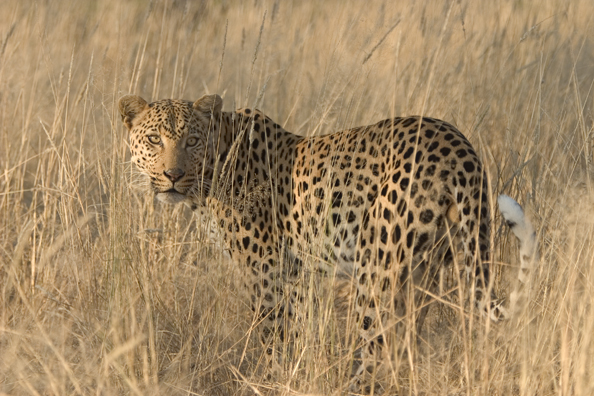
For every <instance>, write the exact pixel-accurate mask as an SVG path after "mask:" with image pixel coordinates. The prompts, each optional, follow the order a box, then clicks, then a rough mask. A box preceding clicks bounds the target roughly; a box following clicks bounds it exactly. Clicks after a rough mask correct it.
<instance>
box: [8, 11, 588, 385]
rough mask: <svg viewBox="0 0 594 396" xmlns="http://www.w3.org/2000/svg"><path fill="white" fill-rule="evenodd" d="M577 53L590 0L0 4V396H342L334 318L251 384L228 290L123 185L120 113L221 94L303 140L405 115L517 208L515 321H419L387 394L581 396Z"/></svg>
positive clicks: (212, 253)
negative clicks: (439, 131) (472, 164)
mask: <svg viewBox="0 0 594 396" xmlns="http://www.w3.org/2000/svg"><path fill="white" fill-rule="evenodd" d="M593 38H594V4H592V2H591V1H590V0H572V1H567V0H543V1H521V0H518V1H512V0H500V1H470V0H461V1H452V2H448V1H384V2H381V1H372V2H364V1H358V0H350V1H338V0H336V1H332V0H329V1H324V2H314V1H298V0H295V1H277V2H274V1H272V0H271V1H258V0H250V1H243V2H241V1H202V2H200V1H187V2H186V1H181V0H180V1H154V2H150V3H149V2H145V1H116V0H105V1H88V2H87V1H77V0H58V1H22V0H3V1H2V2H1V3H0V394H14V395H70V394H98V395H99V394H100V395H112V394H134V395H139V394H142V395H145V394H146V395H148V394H165V395H170V394H179V395H190V394H199V395H235V394H250V393H256V394H257V393H258V392H259V393H261V394H287V395H289V394H302V393H311V394H341V393H343V392H344V391H345V386H346V384H347V382H348V377H349V361H350V360H351V358H350V356H351V354H350V353H349V351H348V349H349V346H348V345H347V346H346V348H345V346H344V345H342V344H340V342H341V341H340V340H341V339H343V338H344V337H343V336H344V333H345V327H344V326H342V325H341V324H340V323H341V322H340V320H339V319H338V317H339V316H340V315H339V313H337V312H336V311H335V310H334V308H333V307H332V306H331V305H328V306H327V307H325V308H324V309H322V310H321V311H322V312H321V313H320V314H319V316H318V317H317V318H316V319H315V320H314V319H312V320H310V321H309V322H308V323H306V324H305V325H306V326H308V327H307V328H308V329H310V331H309V332H306V336H305V338H304V341H302V342H303V345H302V346H301V347H300V348H296V351H294V352H295V356H291V357H290V358H291V359H290V360H291V361H292V364H293V366H291V367H292V369H291V371H290V373H289V374H290V375H288V376H287V378H283V379H278V380H277V381H276V382H273V383H267V382H265V381H264V380H263V379H262V378H261V375H260V374H259V373H260V371H261V370H260V369H259V367H258V366H259V357H260V353H261V349H260V347H259V346H258V345H257V343H256V342H255V341H254V340H253V337H251V332H250V329H251V328H252V321H251V316H250V315H251V314H250V313H249V310H248V309H247V308H246V307H245V306H244V305H243V303H242V299H241V295H240V293H239V292H238V290H237V288H236V286H237V284H238V277H239V276H241V275H240V273H239V272H238V271H237V269H236V268H235V267H234V266H233V265H232V264H230V263H228V262H227V261H226V260H225V259H224V257H223V256H222V255H221V253H220V252H219V251H218V250H217V249H216V248H213V247H212V246H211V245H210V244H209V243H207V242H206V241H205V240H204V238H202V236H201V229H200V227H197V225H196V222H195V220H194V219H193V218H192V214H191V213H190V212H189V211H188V210H187V209H184V208H181V207H177V208H172V207H167V206H163V205H161V204H159V203H157V202H155V201H154V200H153V197H151V196H149V194H146V193H145V192H144V190H143V189H142V188H140V187H139V185H140V184H142V183H141V182H139V181H138V180H136V179H135V177H134V175H133V173H132V170H131V167H130V164H129V154H128V148H127V145H126V142H127V136H126V132H125V131H124V128H123V127H122V126H121V125H120V121H119V115H118V113H117V106H116V103H117V99H118V98H119V97H120V96H121V95H123V94H127V93H136V94H140V95H142V96H143V97H144V98H145V99H148V100H155V99H159V98H163V97H175V98H185V99H189V100H195V99H197V98H198V97H200V96H201V95H203V94H205V93H215V92H216V93H219V94H221V95H222V96H223V98H224V103H225V104H224V109H226V110H232V109H234V108H236V107H242V106H257V107H258V108H260V109H262V110H264V111H265V112H266V113H267V114H268V115H269V116H271V117H272V118H273V119H275V120H276V121H277V122H279V123H280V124H282V125H284V126H285V127H286V128H287V129H288V130H292V131H295V132H296V133H300V134H314V133H325V132H329V131H333V130H338V129H342V128H346V127H350V126H356V125H364V124H369V123H373V122H376V121H379V120H381V119H383V118H387V117H389V116H393V115H405V114H421V113H422V114H427V115H431V116H434V117H439V118H442V119H445V120H447V121H450V122H453V123H454V124H456V125H457V126H458V127H459V128H460V130H462V131H463V132H464V133H465V134H466V135H467V136H468V137H469V139H470V140H471V141H472V143H473V144H474V145H475V146H476V147H478V148H479V151H481V153H482V157H483V159H484V161H485V163H486V164H487V168H488V169H489V174H490V177H491V179H492V190H493V192H494V196H495V193H496V192H497V193H499V192H505V193H507V194H509V195H511V196H513V197H515V198H517V199H518V200H519V201H520V202H521V203H522V204H524V206H525V207H526V208H527V213H528V214H529V215H530V217H531V218H532V219H533V222H534V223H535V225H536V226H537V228H538V229H539V230H540V233H539V240H540V243H541V256H542V258H541V260H540V261H539V262H538V263H536V269H535V271H534V283H533V286H532V288H531V289H530V303H529V305H528V306H527V307H526V310H525V311H524V312H523V313H522V315H521V317H520V318H519V319H517V320H512V321H509V322H506V323H503V324H500V325H496V326H495V325H492V324H491V325H489V324H485V323H484V322H483V321H482V320H480V319H478V318H474V319H472V317H471V320H470V321H468V320H462V319H463V318H462V319H461V313H460V312H462V311H460V310H456V309H447V308H439V306H436V307H435V308H434V309H433V312H434V313H435V315H433V316H434V317H433V319H432V320H431V321H429V323H428V324H427V325H426V329H425V331H424V336H425V338H427V339H431V340H432V341H431V342H429V344H430V347H427V348H425V349H426V352H425V353H424V354H423V355H422V356H421V357H420V358H419V360H418V361H417V362H415V365H414V366H413V367H412V369H408V370H405V371H404V374H402V373H400V374H397V375H396V374H395V379H394V382H395V383H396V385H397V387H398V388H399V390H400V393H401V394H415V395H511V394H516V395H592V394H594V375H592V372H594V306H593V304H594V213H593V209H594V192H593V191H592V187H593V186H592V181H593V179H592V177H593V171H594V168H593V167H592V149H593V146H592V139H593V137H594V130H593V114H594V104H593V100H592V96H593V92H592V89H593V82H594V41H593ZM493 229H494V231H495V232H494V234H495V243H496V246H497V248H496V251H495V256H496V259H497V263H496V264H494V269H495V271H496V273H497V275H498V278H497V284H496V288H497V289H498V292H499V293H500V294H501V295H506V294H508V293H509V290H510V288H511V286H510V285H511V284H512V283H513V279H514V278H515V273H516V268H517V264H518V257H517V244H516V242H515V239H514V238H513V236H511V235H510V234H509V233H508V231H507V230H506V229H505V228H503V227H501V220H500V218H499V217H497V218H496V219H495V220H494V226H493ZM321 282H322V281H321ZM321 289H324V290H329V289H331V285H330V283H329V282H327V283H322V284H321ZM341 348H342V349H341ZM345 349H346V351H345Z"/></svg>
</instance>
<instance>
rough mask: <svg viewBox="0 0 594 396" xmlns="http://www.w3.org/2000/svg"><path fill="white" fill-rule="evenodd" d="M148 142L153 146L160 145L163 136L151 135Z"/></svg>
mask: <svg viewBox="0 0 594 396" xmlns="http://www.w3.org/2000/svg"><path fill="white" fill-rule="evenodd" d="M147 139H148V141H149V142H151V143H152V144H159V143H161V136H158V135H150V136H148V137H147Z"/></svg>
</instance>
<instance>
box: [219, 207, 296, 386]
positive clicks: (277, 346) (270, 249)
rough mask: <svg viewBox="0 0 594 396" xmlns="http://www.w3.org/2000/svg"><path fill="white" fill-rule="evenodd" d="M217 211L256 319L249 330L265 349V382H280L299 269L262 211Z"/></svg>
mask: <svg viewBox="0 0 594 396" xmlns="http://www.w3.org/2000/svg"><path fill="white" fill-rule="evenodd" d="M219 207H220V209H219V210H218V211H217V212H216V214H217V216H215V217H217V219H218V225H219V227H220V229H221V231H222V236H223V239H224V240H225V245H226V247H227V248H228V249H229V252H230V255H231V259H232V260H233V262H234V263H235V264H236V265H239V266H240V267H241V269H242V273H243V286H244V291H245V295H246V297H247V299H249V306H250V308H251V310H252V312H253V315H254V316H253V329H254V331H255V332H256V334H257V338H258V340H259V342H260V343H261V344H262V345H263V347H264V352H265V353H264V355H263V356H264V360H265V361H264V363H265V366H266V371H267V377H268V378H269V379H272V378H273V377H274V378H275V379H280V377H281V376H282V373H283V372H285V371H286V369H287V367H285V366H286V363H287V356H290V350H289V346H290V345H291V344H292V342H293V341H294V339H295V337H296V332H295V331H294V326H293V324H294V322H295V321H296V317H297V314H296V306H297V305H298V304H299V301H300V297H299V296H300V293H299V292H298V285H297V280H298V274H299V266H298V265H297V264H296V263H295V260H289V259H286V258H285V256H284V254H283V252H284V247H283V245H282V242H281V241H279V239H280V238H278V235H277V234H276V233H275V229H274V228H273V226H272V224H271V223H272V222H271V221H270V219H271V217H269V216H266V215H265V214H264V213H265V212H264V211H263V210H262V208H261V207H260V206H254V207H252V208H250V211H249V215H245V214H244V213H245V212H243V213H242V212H239V211H238V210H236V209H231V208H229V207H226V208H225V207H222V205H220V206H219ZM267 220H268V221H267Z"/></svg>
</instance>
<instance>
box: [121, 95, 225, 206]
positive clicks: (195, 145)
mask: <svg viewBox="0 0 594 396" xmlns="http://www.w3.org/2000/svg"><path fill="white" fill-rule="evenodd" d="M119 108H120V113H121V115H122V121H123V123H124V125H125V126H126V128H128V130H129V131H130V149H131V152H132V162H133V163H134V164H136V166H137V167H138V169H139V170H140V171H141V172H142V173H144V174H146V175H147V176H148V177H149V179H150V184H151V187H152V189H153V191H154V192H155V194H156V196H157V198H158V199H159V200H160V201H162V202H166V203H171V204H175V203H179V202H185V203H188V204H191V203H196V202H198V203H199V202H202V201H203V200H204V198H205V197H206V196H207V195H208V193H209V190H210V187H211V182H212V176H213V165H214V156H215V142H216V140H217V139H216V136H217V133H218V132H217V131H218V122H219V121H218V120H219V118H220V114H221V108H222V99H221V97H220V96H218V95H206V96H203V97H202V98H200V99H198V100H197V101H196V102H194V103H192V102H187V101H182V100H169V99H165V100H159V101H156V102H153V103H150V104H149V103H147V102H146V101H145V100H144V99H142V98H141V97H140V96H134V95H126V96H123V97H122V98H121V99H120V101H119Z"/></svg>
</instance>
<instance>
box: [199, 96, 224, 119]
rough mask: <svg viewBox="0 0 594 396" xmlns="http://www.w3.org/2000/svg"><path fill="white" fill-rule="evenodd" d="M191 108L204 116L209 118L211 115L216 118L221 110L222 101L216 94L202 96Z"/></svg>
mask: <svg viewBox="0 0 594 396" xmlns="http://www.w3.org/2000/svg"><path fill="white" fill-rule="evenodd" d="M192 107H194V110H196V111H197V112H199V113H201V114H202V115H204V116H207V117H210V115H213V116H214V117H218V116H219V114H220V113H221V109H222V108H223V99H221V97H220V96H219V95H217V94H214V95H204V96H203V97H201V98H200V99H198V100H197V101H195V102H194V104H193V105H192Z"/></svg>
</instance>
